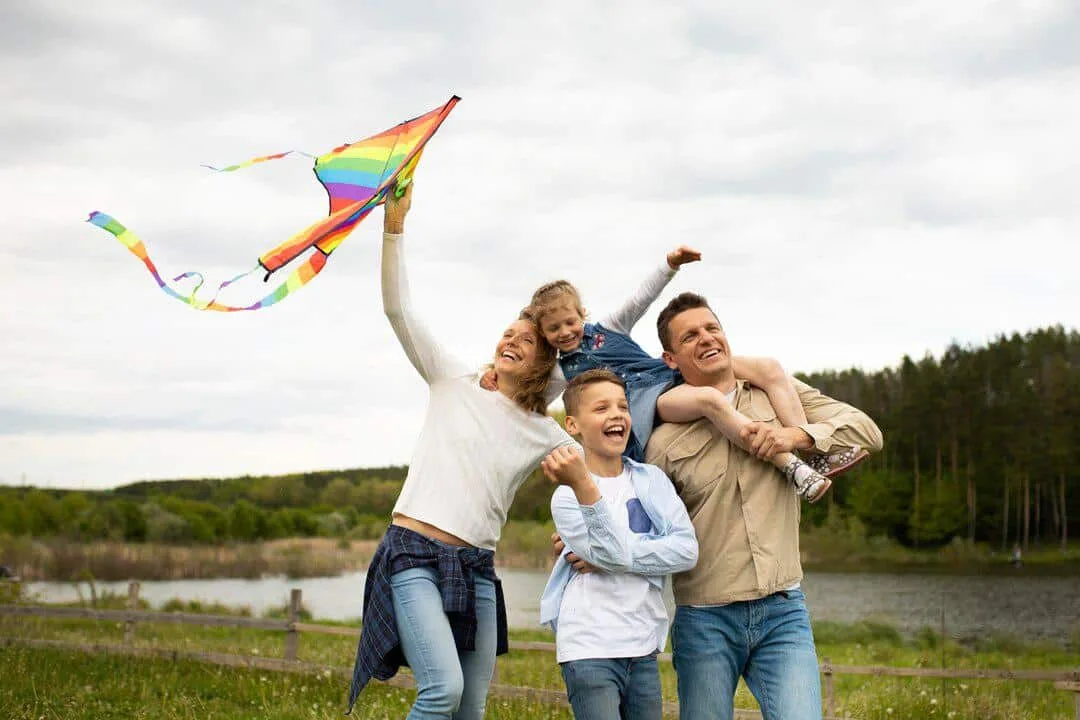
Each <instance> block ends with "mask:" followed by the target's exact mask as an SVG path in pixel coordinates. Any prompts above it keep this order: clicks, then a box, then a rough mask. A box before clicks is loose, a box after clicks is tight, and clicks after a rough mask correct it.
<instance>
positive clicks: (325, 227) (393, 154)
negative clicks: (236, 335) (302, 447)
mask: <svg viewBox="0 0 1080 720" xmlns="http://www.w3.org/2000/svg"><path fill="white" fill-rule="evenodd" d="M460 100H461V98H459V97H458V96H457V95H454V96H453V97H451V98H450V100H449V101H448V102H447V103H446V104H445V105H443V106H441V107H438V108H436V109H434V110H432V111H431V112H428V113H425V114H424V115H421V116H419V117H416V118H413V119H412V120H407V121H406V122H403V123H400V124H398V125H395V126H394V127H392V128H390V129H389V130H386V131H384V132H381V133H379V134H378V135H373V136H372V137H369V138H366V139H364V140H359V141H357V142H354V143H348V144H345V145H341V146H339V147H336V148H334V149H333V150H331V151H330V152H328V153H326V154H324V155H320V156H318V157H316V158H315V168H314V169H315V176H316V177H317V178H318V180H319V182H320V183H322V185H323V187H324V188H325V189H326V193H327V195H328V196H329V200H330V212H329V215H328V216H327V217H325V218H323V219H322V220H319V221H318V222H316V223H314V224H312V225H311V226H309V227H307V228H305V229H304V230H301V231H300V232H298V233H296V234H295V235H293V236H292V237H291V238H289V239H288V240H286V241H285V242H283V243H281V244H280V245H278V246H277V247H275V248H273V249H272V250H269V251H267V252H265V253H263V254H262V255H260V256H259V261H258V264H257V265H256V266H255V267H254V268H253V269H251V270H249V271H247V272H244V273H241V274H240V275H237V276H236V277H234V278H232V279H231V280H227V281H225V282H224V283H222V284H221V285H219V286H218V289H217V292H215V293H214V298H211V299H210V300H208V301H201V300H198V299H196V297H195V293H196V292H197V291H198V290H199V288H200V287H202V285H203V278H202V275H201V274H199V273H197V272H186V273H182V274H181V275H177V276H176V277H174V278H173V279H172V282H173V283H176V282H179V281H181V280H186V279H195V280H196V285H195V287H194V289H192V290H191V291H190V292H188V293H186V294H185V293H182V292H180V291H179V290H176V289H175V288H173V287H172V286H171V285H170V283H169V282H167V281H166V280H165V279H163V278H162V277H161V275H160V274H159V273H158V270H157V267H156V266H155V265H154V262H153V261H152V260H151V259H150V256H149V254H148V253H147V251H146V246H145V245H144V244H143V242H142V240H140V239H139V238H138V237H137V236H136V235H135V234H134V233H133V232H131V231H130V230H128V229H127V228H126V227H124V226H123V225H121V224H120V223H119V222H117V221H116V220H115V219H114V218H112V217H111V216H109V215H106V214H105V213H101V212H96V211H95V212H93V213H91V214H90V217H89V219H88V222H90V223H92V224H94V225H97V226H98V227H100V228H102V229H104V230H107V231H108V232H110V233H112V234H113V235H114V236H116V239H117V240H119V241H120V242H121V243H123V244H124V246H125V247H127V249H128V250H130V251H131V253H132V254H133V255H135V256H136V257H137V258H139V259H140V260H142V261H143V264H144V265H146V269H147V271H149V273H150V274H151V275H152V276H153V278H154V280H155V281H156V282H157V284H158V286H159V287H160V288H161V289H162V290H164V291H165V292H166V293H167V294H168V295H171V296H172V297H174V298H176V299H177V300H180V301H181V302H183V303H186V304H188V305H190V306H191V307H193V308H195V309H197V310H216V311H218V312H237V311H240V310H258V309H260V308H264V307H269V306H270V305H273V304H274V303H276V302H278V301H280V300H282V299H283V298H285V297H286V296H287V295H289V294H290V293H292V292H293V291H295V290H297V289H298V288H300V287H303V286H304V285H306V284H307V283H308V282H310V281H311V280H312V279H313V278H314V277H315V276H316V275H318V274H319V272H320V271H321V270H322V269H323V268H324V267H325V266H326V261H327V259H328V258H329V256H330V253H332V252H333V251H334V250H335V249H337V247H338V246H339V245H340V244H341V243H342V241H344V240H345V238H346V237H348V236H349V233H351V232H352V231H353V229H354V228H355V227H356V225H357V224H358V223H359V222H360V221H361V220H363V219H364V218H365V217H367V215H368V214H369V213H370V212H371V211H372V210H374V209H375V208H376V207H378V206H379V205H381V204H382V203H384V202H385V201H386V194H387V193H388V192H391V190H392V189H394V188H397V192H399V193H400V192H403V191H404V188H405V187H406V186H407V185H408V183H409V182H410V181H411V180H412V176H413V172H414V171H415V170H416V166H417V164H418V163H419V161H420V156H421V155H422V154H423V151H424V146H425V145H426V144H427V141H428V140H430V139H431V136H432V135H434V134H435V131H436V130H438V129H439V126H440V125H442V123H443V121H444V120H445V119H446V117H447V115H449V114H450V111H451V110H453V109H454V106H455V105H457V103H458V102H459V101H460ZM290 154H300V155H307V153H301V152H299V151H296V150H290V151H287V152H281V153H275V154H273V155H265V156H263V157H257V158H253V159H251V160H248V161H246V162H242V163H238V164H236V165H229V166H227V167H222V168H215V167H211V166H209V165H207V166H206V167H209V168H210V169H211V170H214V171H215V172H232V171H234V170H240V169H243V168H247V167H250V166H252V165H256V164H259V163H263V162H266V161H269V160H279V159H281V158H284V157H286V156H288V155H290ZM308 157H311V156H310V155H308ZM302 256H304V259H303V260H302V261H301V257H302ZM295 263H299V264H298V265H297V266H296V267H295V269H294V270H293V271H292V272H291V273H290V274H289V275H288V276H287V277H286V278H285V281H284V282H282V283H281V284H280V285H278V286H277V287H276V288H275V289H274V291H273V292H271V293H270V294H269V295H267V296H266V297H264V298H262V299H261V300H258V301H257V302H254V303H252V304H251V305H246V306H235V305H226V304H223V303H219V302H217V300H216V297H217V294H218V293H219V292H220V291H221V290H223V289H224V288H226V287H228V286H229V285H231V284H232V283H234V282H236V281H237V280H240V279H241V278H244V277H247V276H249V275H251V274H252V273H254V272H256V271H262V272H265V273H266V276H265V278H264V279H265V280H269V279H270V276H271V275H273V274H274V273H275V272H277V271H278V270H281V269H283V268H286V267H287V266H291V265H293V264H295Z"/></svg>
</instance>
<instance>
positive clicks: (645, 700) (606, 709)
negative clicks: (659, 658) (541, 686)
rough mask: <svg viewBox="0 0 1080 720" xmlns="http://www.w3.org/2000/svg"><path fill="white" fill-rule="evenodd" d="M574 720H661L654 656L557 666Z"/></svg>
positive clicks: (658, 680) (657, 669)
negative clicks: (564, 682)
mask: <svg viewBox="0 0 1080 720" xmlns="http://www.w3.org/2000/svg"><path fill="white" fill-rule="evenodd" d="M560 667H561V668H562V674H563V680H565V681H566V693H567V695H568V696H569V697H570V707H572V708H573V709H574V718H575V720H620V719H621V720H661V718H662V717H663V709H664V706H663V700H662V698H661V696H660V668H659V667H657V665H656V653H653V654H651V655H645V656H644V657H636V658H602V659H601V658H598V659H595V660H571V661H570V662H564V663H562V664H561V665H560Z"/></svg>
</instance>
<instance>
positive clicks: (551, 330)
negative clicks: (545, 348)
mask: <svg viewBox="0 0 1080 720" xmlns="http://www.w3.org/2000/svg"><path fill="white" fill-rule="evenodd" d="M540 329H541V330H542V331H543V333H544V337H545V338H547V341H548V342H549V343H551V346H552V347H554V348H555V349H556V350H558V351H559V352H562V353H568V352H573V351H574V350H577V349H578V346H579V345H581V337H582V335H583V334H584V333H585V318H584V317H583V316H582V313H581V310H580V309H579V308H578V307H577V305H576V304H573V303H563V304H559V305H556V306H554V307H552V308H550V309H545V311H544V314H543V316H542V317H541V319H540Z"/></svg>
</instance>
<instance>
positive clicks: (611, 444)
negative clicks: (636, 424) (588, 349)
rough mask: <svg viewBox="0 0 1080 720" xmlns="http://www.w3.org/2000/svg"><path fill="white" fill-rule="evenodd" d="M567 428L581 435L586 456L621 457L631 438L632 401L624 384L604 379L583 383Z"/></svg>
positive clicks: (568, 419) (573, 433)
mask: <svg viewBox="0 0 1080 720" xmlns="http://www.w3.org/2000/svg"><path fill="white" fill-rule="evenodd" d="M566 431H567V432H568V433H570V434H571V435H576V436H580V437H581V445H582V447H584V448H585V455H586V457H589V456H590V455H596V456H599V457H602V458H618V457H621V456H622V454H623V453H624V452H625V451H626V443H627V441H628V440H629V439H630V404H629V403H628V402H627V401H626V392H625V391H624V390H623V388H622V386H621V385H618V384H617V383H614V382H609V381H606V380H601V381H598V382H590V383H589V384H587V385H584V386H583V387H581V388H580V389H579V394H578V396H577V398H576V400H575V402H574V403H573V413H572V414H568V415H567V416H566Z"/></svg>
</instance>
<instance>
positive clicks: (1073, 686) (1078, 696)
mask: <svg viewBox="0 0 1080 720" xmlns="http://www.w3.org/2000/svg"><path fill="white" fill-rule="evenodd" d="M1054 687H1056V688H1057V689H1058V690H1064V691H1065V692H1071V693H1072V694H1073V698H1074V700H1073V702H1075V703H1076V720H1080V682H1078V681H1076V680H1065V681H1061V682H1056V683H1054Z"/></svg>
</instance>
